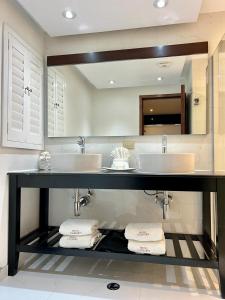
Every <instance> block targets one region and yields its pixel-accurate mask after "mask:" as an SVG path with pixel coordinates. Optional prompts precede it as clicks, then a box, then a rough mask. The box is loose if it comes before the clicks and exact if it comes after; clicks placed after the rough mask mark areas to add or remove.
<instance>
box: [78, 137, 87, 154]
mask: <svg viewBox="0 0 225 300" xmlns="http://www.w3.org/2000/svg"><path fill="white" fill-rule="evenodd" d="M77 145H79V146H80V151H81V153H82V154H85V137H83V136H79V137H78V141H77Z"/></svg>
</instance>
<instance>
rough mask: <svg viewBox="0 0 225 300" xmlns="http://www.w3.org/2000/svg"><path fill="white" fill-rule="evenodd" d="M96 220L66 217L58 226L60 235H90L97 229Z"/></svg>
mask: <svg viewBox="0 0 225 300" xmlns="http://www.w3.org/2000/svg"><path fill="white" fill-rule="evenodd" d="M98 225H99V223H98V221H97V220H88V219H68V220H66V221H65V222H63V223H62V224H61V226H60V227H59V233H61V234H62V235H81V236H82V235H92V234H94V233H95V232H96V230H97V229H98Z"/></svg>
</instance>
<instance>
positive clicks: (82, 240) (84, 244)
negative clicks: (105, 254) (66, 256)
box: [59, 231, 102, 249]
mask: <svg viewBox="0 0 225 300" xmlns="http://www.w3.org/2000/svg"><path fill="white" fill-rule="evenodd" d="M101 236H102V235H101V233H100V232H98V231H97V232H96V233H95V234H94V235H80V236H78V235H70V236H62V237H61V239H60V240H59V246H60V247H63V248H79V249H85V248H91V247H93V246H94V245H95V244H96V243H97V242H98V241H99V239H100V238H101Z"/></svg>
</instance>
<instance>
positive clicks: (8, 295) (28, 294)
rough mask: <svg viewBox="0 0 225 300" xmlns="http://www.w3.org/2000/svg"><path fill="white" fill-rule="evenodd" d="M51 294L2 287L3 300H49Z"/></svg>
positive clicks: (1, 296)
mask: <svg viewBox="0 0 225 300" xmlns="http://www.w3.org/2000/svg"><path fill="white" fill-rule="evenodd" d="M50 294H51V293H50V292H46V291H44V292H43V291H35V290H28V289H22V288H12V287H4V286H0V299H1V300H12V299H15V300H31V299H32V300H47V299H48V297H49V296H50Z"/></svg>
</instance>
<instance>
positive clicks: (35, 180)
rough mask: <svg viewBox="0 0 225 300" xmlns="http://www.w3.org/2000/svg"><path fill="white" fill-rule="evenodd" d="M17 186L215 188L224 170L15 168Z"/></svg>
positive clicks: (214, 189)
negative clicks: (154, 171) (165, 171)
mask: <svg viewBox="0 0 225 300" xmlns="http://www.w3.org/2000/svg"><path fill="white" fill-rule="evenodd" d="M8 175H9V176H10V177H16V178H17V184H18V186H20V187H38V188H96V189H127V190H129V189H131V190H144V189H149V190H150V189H152V190H155V189H161V190H173V191H209V192H216V191H217V182H218V180H219V181H220V180H221V179H222V180H223V179H224V180H225V172H217V173H214V172H208V171H196V172H194V173H186V174H151V173H141V172H138V171H133V172H109V171H100V172H62V171H57V170H50V171H38V170H27V171H15V172H9V173H8Z"/></svg>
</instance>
